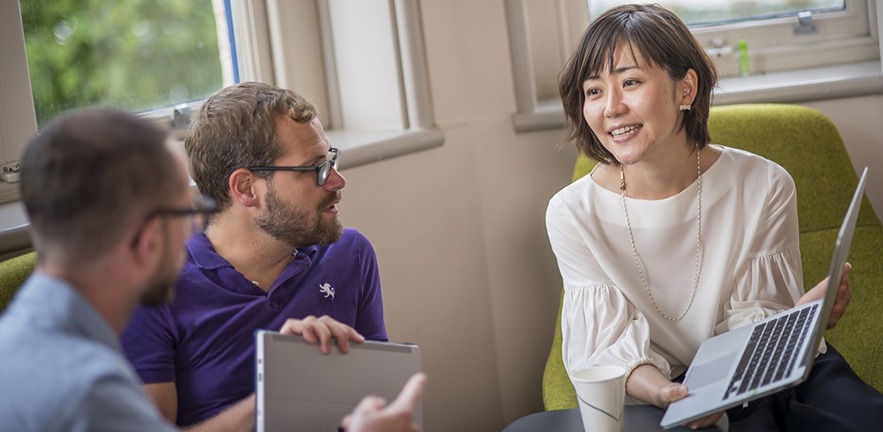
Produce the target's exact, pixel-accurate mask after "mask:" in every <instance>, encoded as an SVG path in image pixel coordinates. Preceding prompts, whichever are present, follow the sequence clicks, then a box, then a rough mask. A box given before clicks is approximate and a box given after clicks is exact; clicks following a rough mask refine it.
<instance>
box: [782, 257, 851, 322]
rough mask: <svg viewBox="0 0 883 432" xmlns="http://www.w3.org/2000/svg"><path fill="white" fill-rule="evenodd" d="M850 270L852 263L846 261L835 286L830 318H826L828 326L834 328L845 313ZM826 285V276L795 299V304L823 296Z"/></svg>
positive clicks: (847, 302)
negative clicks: (834, 297) (835, 295)
mask: <svg viewBox="0 0 883 432" xmlns="http://www.w3.org/2000/svg"><path fill="white" fill-rule="evenodd" d="M851 271H852V264H849V263H846V264H845V265H844V267H843V277H842V278H841V279H840V286H839V287H838V288H837V299H836V300H835V301H834V307H832V308H831V319H829V320H828V328H829V329H830V328H834V326H836V325H837V323H838V322H839V321H840V318H842V317H843V315H844V314H845V313H846V306H847V305H849V300H850V299H851V298H852V290H851V289H850V288H849V273H850V272H851ZM827 287H828V278H825V280H823V281H821V282H819V283H818V285H816V286H815V287H813V289H811V290H809V291H807V292H806V294H804V295H803V297H800V299H798V300H797V304H796V305H795V306H800V305H802V304H805V303H809V302H811V301H814V300H818V299H820V298H822V297H824V296H825V290H826V289H827Z"/></svg>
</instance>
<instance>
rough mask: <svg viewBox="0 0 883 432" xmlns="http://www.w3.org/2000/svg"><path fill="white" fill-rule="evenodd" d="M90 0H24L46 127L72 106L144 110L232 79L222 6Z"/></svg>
mask: <svg viewBox="0 0 883 432" xmlns="http://www.w3.org/2000/svg"><path fill="white" fill-rule="evenodd" d="M88 3H91V4H90V5H89V6H88V7H83V5H82V4H81V3H79V2H70V1H60V0H30V1H26V2H21V16H22V24H23V27H24V34H25V47H26V51H27V57H28V65H29V71H30V80H31V88H32V93H33V97H34V108H35V110H36V115H37V124H38V125H39V126H40V127H42V126H44V125H45V124H46V123H47V122H48V121H49V120H51V119H52V118H53V117H55V116H56V115H57V114H58V113H59V112H61V111H64V110H68V109H71V108H76V107H81V106H87V105H96V104H100V105H113V106H116V107H119V108H123V109H127V110H130V111H133V112H139V113H143V112H147V111H153V110H157V109H161V108H166V107H171V106H175V105H179V104H182V103H187V102H191V101H195V100H200V99H204V98H205V97H207V96H208V95H210V94H212V93H214V92H215V91H216V90H218V89H220V88H221V87H223V86H224V85H226V84H230V83H231V81H232V73H231V72H232V69H233V65H232V63H231V61H230V55H229V47H228V46H226V45H227V44H225V43H224V42H226V41H227V38H226V37H225V36H226V20H225V13H224V8H223V3H220V2H217V1H215V2H213V1H212V0H194V1H188V2H181V1H177V0H155V1H150V2H116V1H109V0H93V1H91V2H88ZM216 18H220V19H216ZM219 36H222V37H219ZM219 42H221V43H219ZM222 53H223V55H222ZM225 77H226V79H225Z"/></svg>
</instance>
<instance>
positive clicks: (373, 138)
mask: <svg viewBox="0 0 883 432" xmlns="http://www.w3.org/2000/svg"><path fill="white" fill-rule="evenodd" d="M327 134H328V138H329V139H330V140H331V145H333V146H335V147H338V148H340V149H341V152H342V157H341V160H340V168H341V170H346V169H348V168H353V167H357V166H361V165H367V164H370V163H374V162H378V161H382V160H385V159H390V158H393V157H397V156H401V155H405V154H408V153H414V152H418V151H422V150H426V149H430V148H433V147H438V146H440V145H442V143H443V142H444V134H443V133H442V131H441V130H440V129H423V130H413V131H405V132H355V131H333V130H332V131H328V132H327ZM14 188H15V186H13V185H10V184H8V183H2V184H0V192H2V191H3V190H5V189H10V190H14ZM29 227H30V223H29V222H28V218H27V215H26V213H25V209H24V205H22V202H21V201H20V200H19V199H16V200H15V201H9V202H5V203H2V204H0V257H3V256H4V255H6V254H12V253H15V252H18V251H24V250H27V249H29V248H30V247H31V239H30V235H29V234H28V229H29Z"/></svg>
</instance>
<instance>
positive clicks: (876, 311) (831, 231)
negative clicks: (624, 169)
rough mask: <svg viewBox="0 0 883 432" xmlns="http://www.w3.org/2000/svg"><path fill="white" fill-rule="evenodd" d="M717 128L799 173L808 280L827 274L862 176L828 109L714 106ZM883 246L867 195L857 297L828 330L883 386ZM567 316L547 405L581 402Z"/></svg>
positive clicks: (854, 256)
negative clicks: (565, 341)
mask: <svg viewBox="0 0 883 432" xmlns="http://www.w3.org/2000/svg"><path fill="white" fill-rule="evenodd" d="M709 129H710V132H711V140H712V142H713V143H717V144H722V145H726V146H729V147H737V148H741V149H745V150H748V151H750V152H753V153H756V154H759V155H762V156H764V157H766V158H768V159H771V160H773V161H776V162H777V163H778V164H780V165H782V166H783V167H784V168H785V169H786V170H787V171H788V172H789V173H790V174H791V176H792V177H793V178H794V182H795V183H796V184H797V207H798V208H797V213H798V218H799V221H800V251H801V256H802V260H803V277H804V284H806V285H808V286H810V287H812V286H813V285H815V283H816V282H819V281H820V280H822V278H824V277H825V276H826V275H827V272H828V267H829V266H830V262H831V253H832V251H833V249H834V239H835V237H836V236H837V231H838V229H839V227H840V222H841V221H842V218H843V215H844V214H845V213H846V207H847V206H848V205H849V200H850V198H851V196H852V192H853V191H854V190H855V186H856V184H857V183H858V177H857V176H856V173H855V169H854V168H853V166H852V163H851V162H850V160H849V155H848V154H847V153H846V148H845V147H844V146H843V140H842V139H841V138H840V134H839V132H838V131H837V128H836V127H835V126H834V124H833V123H832V122H831V121H830V120H829V119H828V118H827V117H825V116H824V115H823V114H822V113H820V112H818V111H816V110H813V109H811V108H806V107H802V106H797V105H783V104H745V105H731V106H720V107H714V108H712V110H711V115H710V118H709ZM593 166H594V161H592V160H590V159H588V158H586V157H585V156H580V157H579V158H578V160H577V161H576V166H575V168H574V172H573V179H574V180H576V179H578V178H580V177H582V176H584V175H586V174H588V173H589V171H591V169H592V167H593ZM873 175H880V173H876V174H873ZM877 185H879V183H877ZM874 187H875V185H874V184H873V183H871V184H869V185H868V188H874ZM832 197H835V199H832ZM832 202H834V204H832ZM881 252H883V226H881V224H880V220H879V219H878V218H877V215H876V214H875V213H874V210H873V209H872V208H871V206H870V203H869V202H868V199H867V197H865V199H864V201H863V202H862V208H861V213H860V214H859V220H858V225H857V227H856V232H855V237H854V240H853V243H852V248H851V250H850V254H849V261H850V263H852V265H853V272H852V273H851V275H850V278H849V281H850V287H851V288H852V293H853V297H852V301H851V302H850V303H849V310H848V311H847V313H846V315H845V316H844V317H843V319H842V320H841V321H840V323H839V324H838V325H837V327H836V328H834V329H832V330H828V331H827V332H826V333H825V337H826V338H827V339H828V340H829V341H830V342H831V343H832V344H833V345H834V346H835V347H837V350H838V351H840V353H841V354H843V356H844V357H845V358H846V360H847V361H848V362H849V364H850V365H851V366H852V368H853V369H855V371H856V373H858V375H859V376H860V377H862V379H864V380H865V382H867V383H869V384H870V385H872V386H874V387H875V388H877V389H878V390H883V319H881V315H883V312H881V311H883V289H881V287H883V253H881ZM560 323H561V311H560V307H559V312H558V320H557V321H556V325H555V334H554V337H553V340H552V348H551V350H550V352H549V358H548V360H547V361H546V368H545V372H544V374H543V402H544V404H545V408H546V410H555V409H565V408H575V407H576V406H577V402H576V395H575V393H574V390H573V386H572V385H571V384H570V379H569V378H568V376H567V372H566V371H565V369H564V363H563V361H562V358H561V324H560Z"/></svg>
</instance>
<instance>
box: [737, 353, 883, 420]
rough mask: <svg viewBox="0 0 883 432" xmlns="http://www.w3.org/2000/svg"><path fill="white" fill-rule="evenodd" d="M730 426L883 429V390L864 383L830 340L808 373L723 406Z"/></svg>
mask: <svg viewBox="0 0 883 432" xmlns="http://www.w3.org/2000/svg"><path fill="white" fill-rule="evenodd" d="M727 417H728V418H729V420H730V432H737V431H746V432H747V431H751V432H757V431H794V432H804V431H837V432H840V431H859V432H864V431H883V395H881V394H880V392H878V391H877V390H876V389H874V388H873V387H871V386H869V385H868V384H865V383H864V382H863V381H862V380H861V378H859V377H858V375H856V374H855V372H853V370H852V368H851V367H849V364H848V363H846V360H845V359H844V358H843V356H841V355H840V353H838V352H837V351H836V350H835V349H834V347H832V346H831V344H828V352H826V353H825V354H822V355H820V356H818V357H817V358H816V361H815V363H814V364H813V367H812V372H811V373H810V375H809V379H808V380H806V381H805V382H804V383H802V384H800V385H798V386H796V387H793V388H791V389H788V390H784V391H781V392H779V393H776V394H774V395H771V396H767V397H765V398H761V399H758V400H756V401H753V402H751V403H749V404H748V407H747V408H742V407H741V406H739V407H736V408H731V409H729V410H727Z"/></svg>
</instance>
